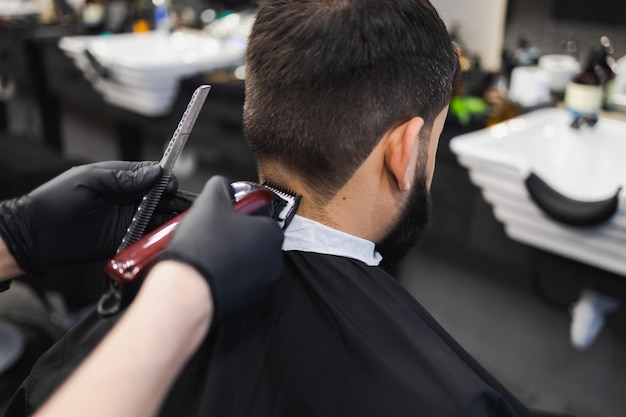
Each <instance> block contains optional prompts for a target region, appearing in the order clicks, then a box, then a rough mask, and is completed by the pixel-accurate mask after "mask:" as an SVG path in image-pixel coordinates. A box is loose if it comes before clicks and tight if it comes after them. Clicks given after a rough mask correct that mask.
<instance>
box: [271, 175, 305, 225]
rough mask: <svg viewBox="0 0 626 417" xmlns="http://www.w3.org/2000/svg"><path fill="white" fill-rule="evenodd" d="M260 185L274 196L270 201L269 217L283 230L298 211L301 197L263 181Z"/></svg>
mask: <svg viewBox="0 0 626 417" xmlns="http://www.w3.org/2000/svg"><path fill="white" fill-rule="evenodd" d="M262 185H263V186H264V187H265V188H267V189H268V190H270V191H272V192H273V193H274V194H275V195H276V198H274V199H273V200H272V205H271V207H270V216H271V217H272V219H274V220H275V221H276V222H278V225H279V226H280V227H281V228H282V229H283V230H285V229H286V228H287V227H288V226H289V223H291V219H293V216H295V214H296V212H297V211H298V205H299V204H300V199H301V198H302V195H301V194H298V193H296V192H294V191H291V190H289V189H288V188H285V187H281V186H280V185H277V184H274V183H273V182H270V181H265V182H264V183H263V184H262Z"/></svg>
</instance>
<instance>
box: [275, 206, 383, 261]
mask: <svg viewBox="0 0 626 417" xmlns="http://www.w3.org/2000/svg"><path fill="white" fill-rule="evenodd" d="M283 250H284V251H301V252H314V253H322V254H326V255H337V256H343V257H345V258H352V259H356V260H359V261H361V262H363V263H365V264H366V265H369V266H377V265H378V264H380V261H381V260H382V256H381V255H380V253H378V252H377V251H376V245H375V244H374V242H370V241H369V240H366V239H362V238H360V237H356V236H353V235H350V234H348V233H345V232H341V231H339V230H336V229H333V228H331V227H328V226H326V225H323V224H321V223H318V222H316V221H314V220H310V219H307V218H305V217H302V216H298V215H296V216H294V218H293V219H292V220H291V223H290V224H289V227H287V229H286V230H285V241H284V242H283Z"/></svg>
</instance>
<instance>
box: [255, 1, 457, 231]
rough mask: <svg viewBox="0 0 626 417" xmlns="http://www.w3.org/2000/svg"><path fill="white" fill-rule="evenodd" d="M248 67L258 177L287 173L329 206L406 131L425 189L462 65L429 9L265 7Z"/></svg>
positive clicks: (415, 5) (352, 4) (327, 4)
mask: <svg viewBox="0 0 626 417" xmlns="http://www.w3.org/2000/svg"><path fill="white" fill-rule="evenodd" d="M246 59H247V64H246V73H247V74H246V104H245V108H244V125H245V131H246V135H247V136H248V139H249V141H250V144H251V147H252V150H253V152H254V153H255V156H256V158H257V161H258V164H259V170H260V173H261V175H262V176H263V175H264V172H265V173H267V172H272V173H276V172H283V173H288V174H289V175H290V176H293V177H296V178H297V179H298V184H300V185H302V186H303V187H306V188H307V189H308V190H307V191H308V195H309V198H310V199H312V200H315V201H316V203H317V204H320V205H324V204H327V203H329V202H330V201H331V200H332V199H333V198H336V196H337V193H338V191H339V190H340V189H342V187H344V186H345V185H346V184H347V183H348V182H349V181H350V180H351V179H353V178H354V176H355V174H356V172H357V171H358V170H359V169H360V168H361V167H363V165H364V164H365V163H366V160H367V159H368V158H369V157H370V156H371V155H372V153H373V151H374V150H375V148H377V146H379V144H380V143H381V141H383V140H384V138H386V137H387V136H389V133H390V132H391V131H393V130H394V129H401V130H402V132H404V134H406V135H411V134H413V135H414V136H415V137H416V138H417V141H416V142H415V143H416V145H415V147H416V148H417V150H416V151H415V152H416V153H417V154H419V156H418V157H416V158H414V159H417V160H418V163H417V164H416V166H415V167H414V168H413V170H412V172H411V176H412V178H408V179H407V180H408V181H409V182H411V183H412V184H413V186H414V187H419V186H420V185H419V184H422V186H423V187H426V184H429V182H430V178H429V176H430V175H431V174H432V172H430V173H429V171H432V167H433V163H434V152H432V146H430V145H432V144H431V136H434V135H431V132H433V131H435V130H436V129H433V127H434V125H435V124H436V123H435V120H436V119H437V118H438V117H439V118H441V114H442V113H443V112H445V109H446V106H447V104H448V102H449V99H450V92H451V89H452V84H453V82H454V79H455V77H456V74H457V71H458V57H457V54H456V50H455V48H454V47H453V45H452V43H451V42H450V39H449V37H448V33H447V30H446V28H445V26H444V24H443V22H442V21H441V20H440V18H439V16H438V14H437V12H436V11H435V9H434V8H433V7H432V5H431V4H430V3H429V2H428V0H385V1H381V0H265V1H261V2H260V7H259V10H258V14H257V17H256V21H255V24H254V26H253V28H252V31H251V34H250V38H249V44H248V51H247V56H246ZM405 127H406V129H405ZM439 132H440V130H439V131H438V132H436V136H437V139H438V135H439ZM435 149H436V144H435ZM382 152H383V153H385V154H388V153H389V152H387V151H382ZM396 159H398V158H396ZM399 159H402V158H401V157H399ZM413 174H415V175H414V176H413ZM270 179H275V180H276V178H270ZM372 189H374V188H372ZM299 191H300V190H299ZM404 191H406V190H404ZM424 192H426V191H425V190H424ZM401 194H402V193H400V194H399V195H398V200H401V204H402V206H406V205H407V204H408V201H409V199H408V197H407V196H406V195H401ZM405 194H406V193H405ZM414 194H415V192H414ZM344 200H345V198H344ZM303 202H304V200H303ZM398 216H399V214H398V213H394V214H393V217H398ZM378 237H382V236H378Z"/></svg>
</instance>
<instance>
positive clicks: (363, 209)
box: [259, 161, 396, 242]
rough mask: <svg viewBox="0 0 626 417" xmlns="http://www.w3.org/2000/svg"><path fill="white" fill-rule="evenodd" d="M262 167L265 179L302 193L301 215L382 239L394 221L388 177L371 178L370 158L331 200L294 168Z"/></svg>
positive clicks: (335, 227)
mask: <svg viewBox="0 0 626 417" xmlns="http://www.w3.org/2000/svg"><path fill="white" fill-rule="evenodd" d="M263 168H265V167H261V169H260V170H259V175H260V179H261V181H265V180H268V181H271V182H273V183H275V184H277V185H280V186H282V187H285V188H287V189H289V190H292V191H294V192H297V193H300V194H302V199H301V201H300V205H299V208H298V213H297V214H298V215H300V216H302V217H305V218H308V219H310V220H314V221H316V222H318V223H321V224H323V225H326V226H328V227H331V228H333V229H336V230H339V231H341V232H344V233H348V234H350V235H353V236H356V237H359V238H362V239H366V240H369V241H371V242H379V241H381V240H382V239H383V238H384V236H385V233H386V230H387V229H388V228H389V224H391V223H392V222H393V219H394V214H395V212H396V207H395V206H394V205H393V204H394V203H395V201H394V200H393V199H392V198H389V196H388V195H387V194H388V191H387V190H386V188H387V187H388V184H386V179H385V178H374V179H372V178H371V175H368V174H369V172H371V171H372V170H371V167H370V166H368V161H366V162H365V163H364V164H363V165H362V166H361V167H360V168H359V169H357V171H356V172H355V174H354V175H353V176H352V178H350V180H349V181H348V182H347V183H346V184H345V185H344V186H343V187H341V189H340V190H339V191H338V192H337V193H335V195H334V196H332V198H330V200H328V199H324V198H320V196H318V195H317V194H316V192H315V191H313V190H311V188H310V186H309V185H308V184H307V183H306V182H305V181H302V180H300V179H299V178H298V176H297V175H294V174H293V173H292V172H288V171H286V170H283V169H282V168H281V169H276V168H273V169H263Z"/></svg>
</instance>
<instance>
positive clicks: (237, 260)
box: [159, 177, 283, 322]
mask: <svg viewBox="0 0 626 417" xmlns="http://www.w3.org/2000/svg"><path fill="white" fill-rule="evenodd" d="M232 199H233V190H232V188H231V187H230V183H229V182H228V181H227V180H226V179H225V178H224V177H213V178H211V179H210V180H209V181H208V182H207V184H206V185H205V186H204V190H203V191H202V193H201V194H200V195H199V196H198V198H197V199H196V201H195V202H194V203H193V206H192V207H191V209H190V210H189V212H188V214H187V215H186V216H185V217H184V218H183V220H182V221H181V223H180V224H179V225H178V228H177V229H176V231H175V232H174V235H173V236H172V239H171V241H170V243H169V245H168V246H167V248H166V249H165V250H164V251H163V253H162V254H161V256H160V258H159V259H160V260H164V259H174V260H178V261H183V262H186V263H188V264H190V265H192V266H193V267H195V268H196V269H197V270H198V271H199V272H200V273H201V274H202V275H203V276H204V278H205V279H206V280H207V281H208V283H209V286H210V287H211V292H212V294H213V302H214V311H215V313H214V322H216V321H219V320H220V319H222V318H224V317H225V316H228V315H229V314H230V313H233V312H234V311H236V310H239V309H240V308H242V307H244V306H245V305H246V304H248V303H250V302H251V301H254V300H257V299H259V298H260V297H262V296H263V295H264V294H265V293H266V292H267V290H269V288H270V286H271V284H272V283H274V282H275V281H276V280H277V279H278V277H279V275H280V272H281V270H282V252H281V246H282V242H283V232H282V230H281V229H280V227H279V226H278V225H277V224H276V222H274V221H273V220H271V219H270V218H269V217H265V216H247V215H244V214H241V213H239V212H237V211H236V210H235V209H234V208H233V204H232Z"/></svg>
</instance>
